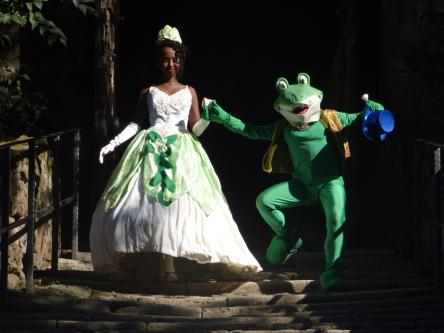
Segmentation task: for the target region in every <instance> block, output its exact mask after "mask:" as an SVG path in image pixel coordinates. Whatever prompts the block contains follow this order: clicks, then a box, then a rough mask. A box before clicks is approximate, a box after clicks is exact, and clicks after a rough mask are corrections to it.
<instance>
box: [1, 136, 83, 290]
mask: <svg viewBox="0 0 444 333" xmlns="http://www.w3.org/2000/svg"><path fill="white" fill-rule="evenodd" d="M67 136H72V139H73V145H72V147H73V153H72V163H73V164H72V167H73V175H72V176H73V177H72V178H69V179H71V180H72V182H73V183H72V184H71V185H72V195H70V196H68V197H66V198H63V199H62V198H61V191H60V189H61V173H60V171H61V170H60V162H61V157H62V155H61V150H60V149H61V146H62V144H63V143H64V142H63V140H62V138H63V139H64V138H65V137H67ZM44 140H46V142H47V143H48V144H47V145H44V146H46V147H42V146H43V145H42V146H39V144H38V142H43V141H44ZM23 144H27V145H28V150H27V151H26V152H25V155H24V156H23V157H25V158H26V157H28V160H29V168H28V214H27V216H23V217H21V218H19V219H18V220H17V221H15V222H13V223H9V214H10V208H11V202H10V193H11V188H10V185H11V184H10V174H11V161H12V159H11V158H12V155H11V147H12V146H15V145H23ZM46 150H51V151H52V156H53V164H52V196H53V202H52V206H50V207H45V208H42V209H41V210H39V211H36V207H35V203H36V201H35V199H36V198H35V160H36V153H39V152H43V151H46ZM79 154H80V129H77V128H76V129H71V130H67V131H62V132H57V133H52V134H49V135H45V136H42V137H39V138H26V139H23V140H19V141H14V142H9V143H5V144H0V167H1V175H0V176H1V177H2V178H1V180H2V182H1V184H2V189H1V194H2V200H1V216H0V251H1V257H0V265H1V266H0V295H4V294H5V293H6V291H7V289H8V285H7V283H8V254H9V253H8V246H9V245H10V244H12V243H13V242H15V241H16V240H17V239H19V238H20V237H21V236H23V235H24V234H25V233H26V234H27V243H26V253H25V258H24V259H25V260H24V270H25V276H26V291H27V292H28V293H32V291H33V282H34V271H33V267H34V232H35V229H36V228H37V227H39V226H41V225H43V224H44V223H47V222H48V220H49V219H52V249H51V270H53V271H57V270H58V250H59V228H60V226H61V213H62V208H64V207H65V206H67V205H72V244H71V246H72V256H73V258H76V257H77V255H78V219H79ZM22 225H25V227H24V228H22V229H20V230H19V231H17V232H16V233H14V234H12V235H11V234H10V232H11V231H12V230H13V229H15V228H17V227H19V226H22Z"/></svg>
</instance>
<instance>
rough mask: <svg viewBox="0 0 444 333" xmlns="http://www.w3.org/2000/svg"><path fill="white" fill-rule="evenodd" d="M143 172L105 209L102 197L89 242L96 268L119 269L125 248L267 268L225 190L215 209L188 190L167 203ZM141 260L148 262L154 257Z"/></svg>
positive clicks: (241, 267) (242, 267) (246, 267)
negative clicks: (235, 216)
mask: <svg viewBox="0 0 444 333" xmlns="http://www.w3.org/2000/svg"><path fill="white" fill-rule="evenodd" d="M130 148H131V147H128V150H129V149H130ZM133 150H134V149H133ZM196 153H200V154H202V152H201V151H198V152H196ZM124 158H125V156H124ZM186 158H188V159H189V158H190V156H187V157H186ZM204 159H207V156H204ZM207 161H208V160H207ZM207 169H208V168H207ZM211 169H212V168H211ZM213 172H214V171H213ZM212 176H213V177H216V175H215V174H214V175H212ZM142 177H143V173H142V172H137V173H135V175H134V176H133V177H132V179H131V180H130V182H129V184H128V188H127V191H126V193H125V195H124V196H123V197H122V198H121V199H120V200H119V202H118V203H117V204H116V205H115V206H114V207H112V208H111V209H109V208H108V209H106V208H105V206H106V205H105V202H104V200H103V198H102V199H101V200H100V201H99V203H98V205H97V207H96V209H95V211H94V214H93V218H92V225H91V230H90V247H91V254H92V262H93V266H94V269H95V270H96V271H98V272H103V273H113V272H116V271H117V270H119V269H120V266H119V261H120V260H121V258H122V256H124V255H125V254H129V253H146V252H157V253H162V254H167V255H170V256H172V257H180V258H186V259H190V260H193V261H196V262H198V263H200V264H208V263H222V264H227V265H229V266H233V267H234V268H236V269H237V270H241V271H245V272H257V271H260V270H262V268H261V266H260V265H259V263H258V262H257V260H256V259H255V258H254V256H253V255H252V254H251V252H250V251H249V249H248V247H247V245H246V243H245V241H244V239H243V238H242V235H241V234H240V232H239V229H238V226H237V224H236V223H235V221H234V220H233V217H232V215H231V212H230V209H229V207H228V205H227V203H226V201H225V198H224V197H223V194H221V195H218V196H216V201H217V202H215V203H213V204H214V206H213V209H212V210H211V212H210V214H207V213H206V212H205V211H204V209H203V208H202V205H200V204H199V203H198V202H197V201H196V200H195V199H194V198H193V196H191V195H190V194H188V193H184V194H182V195H181V196H180V197H178V198H177V199H175V200H173V201H172V202H171V203H170V204H169V205H168V206H164V205H162V204H161V203H160V202H159V201H157V200H156V198H155V197H152V196H149V195H147V193H146V191H145V184H144V181H143V179H142ZM138 264H139V265H140V266H142V267H143V266H144V265H145V264H146V265H147V266H148V264H149V263H138Z"/></svg>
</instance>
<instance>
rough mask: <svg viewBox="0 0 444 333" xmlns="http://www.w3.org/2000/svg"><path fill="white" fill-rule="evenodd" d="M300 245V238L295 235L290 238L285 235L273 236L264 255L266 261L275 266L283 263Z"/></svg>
mask: <svg viewBox="0 0 444 333" xmlns="http://www.w3.org/2000/svg"><path fill="white" fill-rule="evenodd" d="M301 245H302V239H300V238H298V237H295V238H293V239H292V240H291V239H288V238H287V237H279V236H277V235H276V236H274V237H273V239H272V240H271V242H270V244H269V245H268V248H267V251H266V253H265V257H266V259H267V261H268V263H269V264H270V265H271V266H273V267H275V266H279V265H282V264H285V263H286V262H287V261H288V259H290V258H291V257H292V256H294V255H295V254H296V253H297V252H298V250H299V248H300V247H301Z"/></svg>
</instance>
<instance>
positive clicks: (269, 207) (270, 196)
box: [256, 179, 311, 265]
mask: <svg viewBox="0 0 444 333" xmlns="http://www.w3.org/2000/svg"><path fill="white" fill-rule="evenodd" d="M310 202H311V198H310V196H309V192H308V191H307V188H306V187H305V186H304V185H303V184H302V183H301V182H299V181H297V180H295V179H292V180H290V181H287V182H283V183H279V184H276V185H273V186H271V187H270V188H268V189H266V190H265V191H263V192H262V193H261V194H259V196H258V197H257V200H256V206H257V209H258V210H259V213H260V214H261V215H262V217H263V218H264V220H265V221H266V222H267V224H268V225H269V226H270V227H271V229H273V231H274V232H275V233H276V236H274V237H273V239H272V240H271V242H270V244H269V246H268V248H267V250H266V257H267V260H268V261H269V262H270V264H272V265H279V264H282V263H284V262H285V261H286V260H288V258H289V257H290V256H292V255H294V254H295V253H296V252H297V250H298V249H299V247H300V246H301V245H302V240H301V239H300V238H299V237H298V235H297V233H296V232H295V231H294V230H292V229H290V228H288V227H287V226H286V223H285V215H284V213H283V212H282V209H285V208H290V207H295V206H299V205H305V204H308V203H310Z"/></svg>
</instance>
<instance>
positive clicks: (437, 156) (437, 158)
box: [432, 147, 443, 293]
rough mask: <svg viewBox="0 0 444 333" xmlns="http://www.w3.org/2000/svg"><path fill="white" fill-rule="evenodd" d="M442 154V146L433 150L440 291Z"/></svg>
mask: <svg viewBox="0 0 444 333" xmlns="http://www.w3.org/2000/svg"><path fill="white" fill-rule="evenodd" d="M441 161H442V154H441V147H435V148H434V150H433V199H432V204H433V222H434V232H435V268H436V271H435V281H436V287H437V291H438V293H440V292H442V288H443V262H442V259H443V258H442V227H443V205H442V200H443V195H442V191H443V184H442V177H443V175H442V163H441Z"/></svg>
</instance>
